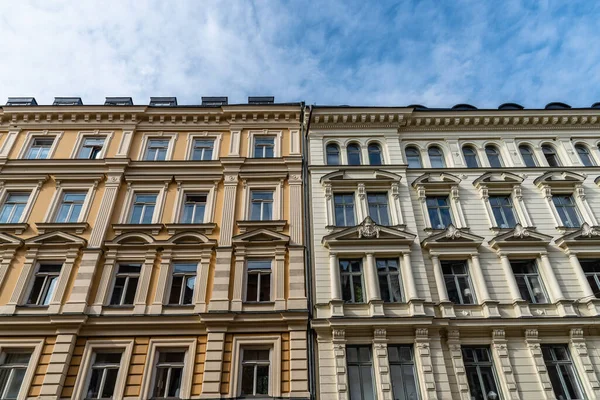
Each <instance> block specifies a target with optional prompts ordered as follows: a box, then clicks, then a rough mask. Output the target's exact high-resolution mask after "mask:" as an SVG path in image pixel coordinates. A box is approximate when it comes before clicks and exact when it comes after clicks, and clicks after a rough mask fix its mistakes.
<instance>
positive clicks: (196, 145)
mask: <svg viewBox="0 0 600 400" xmlns="http://www.w3.org/2000/svg"><path fill="white" fill-rule="evenodd" d="M214 147H215V141H214V140H210V139H194V142H193V145H192V160H201V161H206V160H212V157H213V150H214Z"/></svg>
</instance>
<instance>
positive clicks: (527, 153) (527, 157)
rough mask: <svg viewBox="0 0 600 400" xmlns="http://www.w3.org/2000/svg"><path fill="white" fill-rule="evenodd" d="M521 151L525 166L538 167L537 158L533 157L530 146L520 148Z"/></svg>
mask: <svg viewBox="0 0 600 400" xmlns="http://www.w3.org/2000/svg"><path fill="white" fill-rule="evenodd" d="M519 151H520V152H521V157H523V162H524V163H525V166H527V167H536V166H537V163H536V162H535V157H534V155H533V151H532V150H531V148H530V147H529V146H519Z"/></svg>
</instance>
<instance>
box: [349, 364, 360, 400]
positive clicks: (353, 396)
mask: <svg viewBox="0 0 600 400" xmlns="http://www.w3.org/2000/svg"><path fill="white" fill-rule="evenodd" d="M358 370H359V367H356V366H348V383H349V384H350V400H362V399H363V397H362V388H361V381H360V374H359V371H358Z"/></svg>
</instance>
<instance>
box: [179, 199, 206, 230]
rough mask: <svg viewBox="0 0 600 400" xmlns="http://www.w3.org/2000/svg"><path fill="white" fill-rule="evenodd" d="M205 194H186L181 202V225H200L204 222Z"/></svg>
mask: <svg viewBox="0 0 600 400" xmlns="http://www.w3.org/2000/svg"><path fill="white" fill-rule="evenodd" d="M206 199H207V195H206V194H186V195H185V200H184V202H183V213H182V214H181V223H183V224H201V223H203V222H204V212H205V211H206Z"/></svg>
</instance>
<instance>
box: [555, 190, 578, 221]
mask: <svg viewBox="0 0 600 400" xmlns="http://www.w3.org/2000/svg"><path fill="white" fill-rule="evenodd" d="M552 202H553V203H554V207H556V211H557V212H558V215H559V216H560V220H561V221H562V224H563V226H566V227H567V228H579V227H580V226H581V216H580V215H579V209H578V208H577V204H576V203H575V200H574V199H573V196H571V195H554V196H552Z"/></svg>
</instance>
